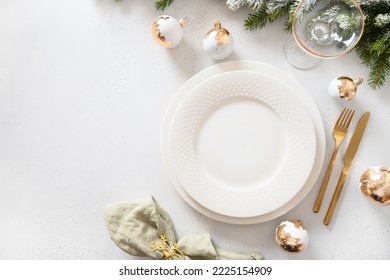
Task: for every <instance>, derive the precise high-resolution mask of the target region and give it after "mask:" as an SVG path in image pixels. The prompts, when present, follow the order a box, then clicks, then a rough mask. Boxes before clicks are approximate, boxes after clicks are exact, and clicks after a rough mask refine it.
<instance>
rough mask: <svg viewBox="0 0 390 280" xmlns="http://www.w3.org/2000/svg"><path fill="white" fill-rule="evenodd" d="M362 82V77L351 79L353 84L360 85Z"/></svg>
mask: <svg viewBox="0 0 390 280" xmlns="http://www.w3.org/2000/svg"><path fill="white" fill-rule="evenodd" d="M363 82H364V79H363V78H357V79H355V80H353V83H354V84H355V86H360V85H361V84H362V83H363Z"/></svg>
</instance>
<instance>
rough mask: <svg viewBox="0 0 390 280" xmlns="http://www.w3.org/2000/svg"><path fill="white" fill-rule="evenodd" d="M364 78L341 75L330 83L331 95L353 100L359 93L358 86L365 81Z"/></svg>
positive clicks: (329, 90)
mask: <svg viewBox="0 0 390 280" xmlns="http://www.w3.org/2000/svg"><path fill="white" fill-rule="evenodd" d="M363 81H364V80H363V79H362V78H358V79H352V78H350V77H346V76H341V77H338V78H336V79H334V80H332V81H331V82H330V84H329V88H328V92H329V95H331V96H332V97H335V98H338V99H340V98H341V99H344V100H347V101H350V100H352V99H353V98H354V97H355V96H356V93H357V88H358V86H359V85H361V84H362V83H363Z"/></svg>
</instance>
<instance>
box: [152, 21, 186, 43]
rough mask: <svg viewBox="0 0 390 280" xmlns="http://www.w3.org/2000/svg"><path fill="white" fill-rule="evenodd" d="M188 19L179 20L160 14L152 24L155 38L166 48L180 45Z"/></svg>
mask: <svg viewBox="0 0 390 280" xmlns="http://www.w3.org/2000/svg"><path fill="white" fill-rule="evenodd" d="M187 21H188V20H187V19H180V20H177V19H175V18H174V17H171V16H167V15H163V16H159V17H158V18H156V20H155V21H154V22H153V24H152V36H153V39H154V40H155V41H156V43H157V44H159V45H160V46H162V47H164V48H169V49H170V48H174V47H176V46H178V45H179V44H180V42H181V40H182V38H183V27H184V26H185V24H186V23H187Z"/></svg>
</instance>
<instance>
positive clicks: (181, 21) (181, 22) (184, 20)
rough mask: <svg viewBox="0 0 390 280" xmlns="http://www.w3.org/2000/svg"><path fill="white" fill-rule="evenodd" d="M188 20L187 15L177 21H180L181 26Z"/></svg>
mask: <svg viewBox="0 0 390 280" xmlns="http://www.w3.org/2000/svg"><path fill="white" fill-rule="evenodd" d="M188 22H189V19H188V18H187V17H185V18H181V19H179V23H180V25H181V27H184V26H186V25H187V23H188Z"/></svg>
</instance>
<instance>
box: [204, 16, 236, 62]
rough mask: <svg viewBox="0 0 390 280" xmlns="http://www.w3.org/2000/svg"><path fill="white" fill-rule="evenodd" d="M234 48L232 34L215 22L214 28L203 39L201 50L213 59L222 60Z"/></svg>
mask: <svg viewBox="0 0 390 280" xmlns="http://www.w3.org/2000/svg"><path fill="white" fill-rule="evenodd" d="M233 47H234V40H233V36H232V34H231V33H230V32H229V31H228V30H226V29H225V28H222V26H221V23H220V22H219V21H218V20H217V21H215V23H214V28H213V29H211V30H210V31H209V32H207V34H206V35H205V36H204V38H203V49H204V51H205V52H206V53H207V54H208V55H209V56H210V57H211V58H213V59H217V60H218V59H224V58H226V57H228V56H229V55H230V54H231V53H232V51H233Z"/></svg>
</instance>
